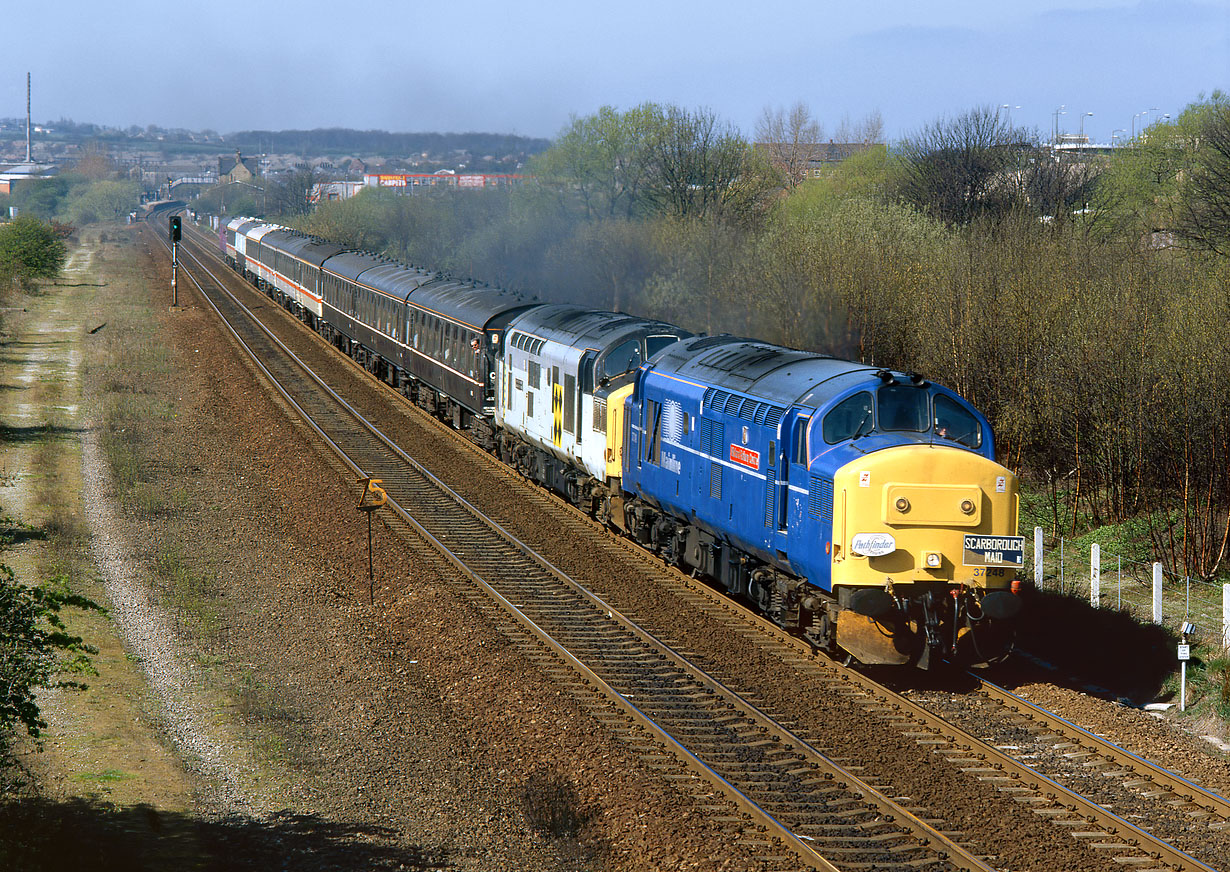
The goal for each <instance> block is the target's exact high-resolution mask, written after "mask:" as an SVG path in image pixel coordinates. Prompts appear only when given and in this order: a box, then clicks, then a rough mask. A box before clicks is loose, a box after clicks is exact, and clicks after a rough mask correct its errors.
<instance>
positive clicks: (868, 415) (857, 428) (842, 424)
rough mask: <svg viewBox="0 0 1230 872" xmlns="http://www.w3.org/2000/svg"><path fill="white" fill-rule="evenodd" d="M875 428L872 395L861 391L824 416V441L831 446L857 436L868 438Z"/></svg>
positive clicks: (822, 427) (822, 428)
mask: <svg viewBox="0 0 1230 872" xmlns="http://www.w3.org/2000/svg"><path fill="white" fill-rule="evenodd" d="M873 427H875V420H874V419H873V418H872V405H871V394H870V393H868V392H867V391H860V392H859V393H857V394H855V395H854V396H851V397H846V398H845V399H844V400H842V401H841V402H840V403H838V404H837V405H836V406H834V407H833V408H832V410H831V411H830V412H829V413H828V414H827V415H825V416H824V422H823V424H822V425H821V430H822V431H823V433H824V441H825V442H827V443H828V444H830V445H836V444H837V443H838V442H845V441H846V440H847V439H853V438H854V437H855V436H866V435H867V434H868V433H870V432H871V430H872V428H873Z"/></svg>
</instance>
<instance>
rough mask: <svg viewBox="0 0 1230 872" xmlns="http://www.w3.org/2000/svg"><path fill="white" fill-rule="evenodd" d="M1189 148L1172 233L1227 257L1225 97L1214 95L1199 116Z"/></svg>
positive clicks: (1228, 124) (1229, 149) (1229, 213)
mask: <svg viewBox="0 0 1230 872" xmlns="http://www.w3.org/2000/svg"><path fill="white" fill-rule="evenodd" d="M1192 146H1193V149H1192V150H1193V159H1192V163H1191V168H1190V172H1188V174H1187V175H1186V177H1184V178H1183V179H1182V180H1181V182H1180V186H1179V209H1178V213H1179V214H1178V218H1177V222H1176V227H1175V229H1176V230H1177V231H1178V233H1179V235H1180V236H1181V237H1182V238H1183V239H1185V240H1187V242H1188V243H1190V244H1192V245H1194V246H1196V247H1198V248H1204V249H1207V250H1209V251H1213V252H1216V253H1217V254H1220V255H1222V256H1223V257H1230V100H1227V99H1226V97H1225V95H1222V94H1220V93H1219V94H1215V95H1214V99H1213V101H1211V103H1210V105H1209V107H1208V110H1207V111H1206V112H1204V113H1202V115H1201V117H1200V120H1199V122H1198V130H1197V135H1196V138H1195V139H1194V140H1193V142H1192Z"/></svg>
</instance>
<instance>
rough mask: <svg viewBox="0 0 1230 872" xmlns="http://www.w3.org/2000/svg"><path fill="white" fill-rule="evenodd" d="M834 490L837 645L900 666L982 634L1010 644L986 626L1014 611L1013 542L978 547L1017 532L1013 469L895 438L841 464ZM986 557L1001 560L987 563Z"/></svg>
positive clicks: (1001, 647)
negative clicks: (895, 443) (1005, 546)
mask: <svg viewBox="0 0 1230 872" xmlns="http://www.w3.org/2000/svg"><path fill="white" fill-rule="evenodd" d="M833 495H834V499H833V557H832V561H833V563H832V581H833V592H834V594H835V595H836V597H837V600H838V603H839V604H842V605H843V608H842V610H841V611H839V612H838V616H837V642H838V644H839V645H840V646H841V647H842V648H845V649H846V650H847V651H849V652H850V653H852V654H854V656H856V657H857V658H858V659H859V660H861V661H863V662H864V663H895V664H900V663H906V662H910V661H911V660H914V659H920V660H926V659H928V658H929V657H930V656H931V652H933V651H938V652H940V653H941V654H942V655H943V656H948V655H950V654H952V653H953V652H954V651H956V650H957V649H958V647H960V646H961V645H962V644H963V643H964V640H965V639H966V637H968V636H972V635H974V634H981V635H983V636H990V635H995V636H996V642H995V644H993V645H992V644H988V645H986V646H981V645H979V646H975V647H978V648H979V650H981V651H991V650H994V651H998V652H1000V653H1003V652H1004V651H1006V647H1005V645H1007V644H1010V634H1008V636H1004V634H1003V633H1002V632H1001V631H1000V630H1001V628H999V627H996V628H995V632H994V633H992V632H991V630H992V626H993V625H994V624H995V623H996V621H995V620H992V619H991V618H999V617H1001V616H1010V615H1009V613H1013V612H1014V611H1015V606H1016V605H1017V601H1016V597H1014V596H1012V595H1011V594H1010V593H1007V591H1008V590H1010V589H1011V587H1012V582H1013V579H1014V577H1015V568H1016V566H1015V562H1014V561H1015V558H1016V555H1017V554H1019V552H1014V551H1012V550H1011V549H1009V550H1007V551H997V552H992V554H991V555H990V556H988V552H987V551H986V550H985V549H982V550H979V549H980V546H981V543H987V542H989V543H1010V544H1011V543H1014V542H1015V541H1016V539H1015V537H1016V532H1017V515H1018V510H1019V501H1020V497H1019V489H1018V481H1017V478H1016V476H1015V475H1013V474H1012V472H1010V471H1009V470H1007V469H1005V468H1004V467H1002V466H1000V465H999V464H998V463H995V462H994V461H992V460H988V459H987V458H985V457H983V456H981V455H978V454H974V453H973V452H970V451H964V450H962V449H959V448H951V447H947V446H932V445H908V446H899V447H896V448H891V449H885V450H883V451H877V452H873V453H871V454H868V455H866V456H864V457H862V458H860V459H858V460H856V461H854V462H852V463H849V464H847V465H846V466H844V467H842V468H841V469H839V470H838V471H837V474H836V475H835V476H834V478H833ZM971 548H973V549H974V550H971ZM1004 554H1007V555H1008V557H1007V558H1003V556H1002V555H1004ZM994 555H1000V558H999V559H1001V560H1006V562H1004V563H1000V564H998V565H994V564H995V560H996V558H995V556H994ZM1001 598H1008V599H1011V600H1012V602H1010V603H1009V602H1001ZM890 604H891V605H892V608H889V605H890ZM984 604H985V608H984ZM1005 639H1007V640H1008V641H1007V642H1005Z"/></svg>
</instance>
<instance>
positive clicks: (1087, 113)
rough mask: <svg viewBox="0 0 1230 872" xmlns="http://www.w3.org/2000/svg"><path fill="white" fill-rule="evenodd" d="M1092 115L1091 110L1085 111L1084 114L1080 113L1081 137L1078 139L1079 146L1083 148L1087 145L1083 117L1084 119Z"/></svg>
mask: <svg viewBox="0 0 1230 872" xmlns="http://www.w3.org/2000/svg"><path fill="white" fill-rule="evenodd" d="M1092 117H1093V113H1092V112H1085V113H1084V114H1082V115H1081V139H1080V143H1081V148H1082V149H1083V148H1084V147H1085V146H1086V145H1088V140H1086V139H1085V119H1086V118H1092Z"/></svg>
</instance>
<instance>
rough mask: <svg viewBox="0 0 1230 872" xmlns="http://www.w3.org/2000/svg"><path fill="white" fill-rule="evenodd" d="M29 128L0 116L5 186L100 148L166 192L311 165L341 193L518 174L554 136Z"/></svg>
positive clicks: (70, 124)
mask: <svg viewBox="0 0 1230 872" xmlns="http://www.w3.org/2000/svg"><path fill="white" fill-rule="evenodd" d="M26 134H27V130H26V119H19V118H4V119H0V175H4V176H6V177H8V178H7V179H6V180H4V181H6V182H7V183H6V184H3V185H2V187H4V188H6V189H7V188H8V187H9V186H10V184H13V183H16V182H18V181H19V180H20V179H23V178H28V179H33V178H46V177H49V176H53V175H55V174H57V173H58V172H59V171H60V170H61V169H62V168H65V167H71V166H73V165H75V164H77V163H79V162H80V161H81V159H82V158H83V157H86V156H88V155H96V156H99V157H102V158H104V159H105V160H106V161H108V162H109V163H110V164H111V165H112V166H113V167H115V168H117V169H120V170H121V171H125V170H126V172H127V174H128V177H129V178H130V179H132V180H133V181H139V182H140V183H141V186H142V188H143V189H145V190H147V191H159V192H160V193H161V194H162V195H169V194H171V193H172V190H171V186H175V187H176V188H178V187H180V186H181V185H185V184H199V185H212V184H217V183H218V182H219V181H242V178H246V177H248V176H261V177H263V178H266V179H269V180H273V181H276V180H277V179H278V178H279V177H280V176H284V175H289V174H293V173H302V172H304V171H310V172H312V173H313V174H314V175H316V176H317V177H318V179H319V181H320V182H322V183H329V184H331V185H336V186H337V187H336V188H335V189H333V197H334V198H335V197H336V196H339V195H344V193H343V192H348V191H351V188H353V187H354V186H361V185H363V184H364V180H365V178H366V179H367V180H368V182H367V183H368V184H373V183H379V179H380V178H381V177H383V178H385V179H386V180H396V179H399V178H402V179H405V178H414V177H424V176H436V175H439V176H450V177H452V176H463V177H464V176H470V177H473V176H488V175H490V176H496V177H498V176H506V177H507V176H515V175H516V174H517V173H518V172H519V171H520V170H521V169H522V168H523V166H524V164H525V162H526V161H527V160H528V159H529V158H530V157H531V156H532V155H534V154H536V153H538V152H541V151H544V150H545V149H546V148H547V147H548V146H549V144H550V142H549V141H548V140H546V139H538V138H531V137H521V136H513V135H504V134H489V133H457V134H440V133H388V132H385V131H358V130H344V129H325V130H310V131H242V132H238V133H231V134H221V133H218V132H216V131H213V130H184V129H181V128H163V127H158V126H156V125H152V124H151V125H149V126H147V127H144V128H142V127H138V126H136V125H133V126H130V127H127V128H119V127H105V126H101V125H96V124H89V123H77V122H74V121H70V120H61V121H58V122H52V123H44V124H35V125H31V128H30V139H29V141H28V142H27V139H26ZM228 176H229V178H228ZM241 177H242V178H241ZM450 181H451V180H450ZM346 183H351V185H350V186H349V187H348V186H347V185H346ZM393 183H396V182H393ZM2 192H3V193H7V192H8V191H7V190H4V191H2ZM176 193H183V192H176ZM325 196H328V195H327V194H326V195H325Z"/></svg>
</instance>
